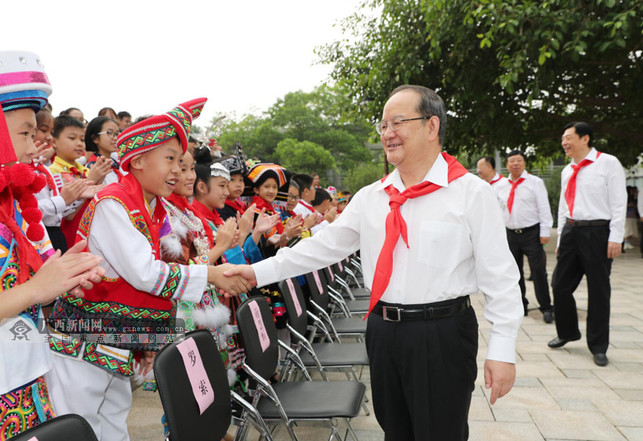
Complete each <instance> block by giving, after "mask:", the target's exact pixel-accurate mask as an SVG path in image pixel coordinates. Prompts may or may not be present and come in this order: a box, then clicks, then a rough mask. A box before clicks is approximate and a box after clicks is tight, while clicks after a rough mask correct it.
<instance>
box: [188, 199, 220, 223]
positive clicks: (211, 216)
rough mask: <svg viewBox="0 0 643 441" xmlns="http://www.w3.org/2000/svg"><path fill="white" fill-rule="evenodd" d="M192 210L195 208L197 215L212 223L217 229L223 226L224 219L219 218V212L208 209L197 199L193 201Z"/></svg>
mask: <svg viewBox="0 0 643 441" xmlns="http://www.w3.org/2000/svg"><path fill="white" fill-rule="evenodd" d="M192 208H194V212H195V213H200V214H201V216H203V217H204V218H205V219H207V220H209V221H211V222H212V223H213V224H214V225H216V226H217V227H218V226H220V225H223V219H221V216H219V213H218V212H217V210H210V209H209V208H208V207H206V206H205V205H203V204H202V203H201V202H199V201H197V200H196V199H195V200H193V201H192Z"/></svg>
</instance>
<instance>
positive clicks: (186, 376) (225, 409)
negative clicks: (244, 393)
mask: <svg viewBox="0 0 643 441" xmlns="http://www.w3.org/2000/svg"><path fill="white" fill-rule="evenodd" d="M195 348H196V349H195ZM186 351H189V352H187V355H184V354H183V353H182V352H184V353H185V352H186ZM186 357H187V358H186ZM198 360H200V363H201V364H199V361H198ZM186 366H188V367H186ZM192 366H194V367H196V368H199V367H200V366H202V367H203V371H202V372H204V373H205V377H200V376H198V371H192V370H191V369H190V368H191V367H192ZM188 369H190V371H189V372H190V373H188ZM154 375H155V377H156V383H157V385H158V390H159V395H160V397H161V403H162V404H163V410H164V411H165V417H166V419H167V424H168V428H169V435H168V439H169V440H171V441H182V440H186V441H187V440H190V441H198V440H204V441H205V440H209V441H211V440H220V439H222V438H223V436H224V435H225V434H226V432H227V431H228V428H229V426H230V422H231V418H232V407H231V404H232V402H231V399H234V400H235V401H236V402H237V403H238V404H239V405H240V406H241V408H242V409H243V412H242V418H241V420H242V423H240V424H241V425H242V426H243V425H244V424H245V423H250V424H252V425H253V426H254V427H255V428H256V429H257V430H258V431H259V433H260V434H261V435H262V437H263V439H267V440H271V439H272V437H271V434H270V431H269V430H268V428H267V426H266V425H265V423H264V421H263V420H262V418H261V417H260V415H259V412H258V411H257V410H256V409H255V408H254V407H252V405H250V404H249V403H248V402H246V401H245V400H243V398H241V397H239V396H238V395H237V394H236V393H234V392H233V391H231V390H230V386H229V385H228V376H227V373H226V369H225V367H224V365H223V360H222V359H221V354H220V353H219V350H218V348H217V343H216V341H215V340H214V338H213V337H212V335H211V334H210V332H209V331H207V330H205V329H199V330H196V331H192V332H188V333H187V334H185V338H183V339H181V340H180V341H175V342H174V343H172V344H168V345H166V346H165V347H164V348H163V349H162V350H161V351H160V352H159V353H158V355H157V356H156V357H155V359H154ZM195 375H196V377H195ZM195 382H197V384H196V387H197V389H194V388H195ZM208 383H209V385H208ZM208 386H209V387H208ZM209 388H211V389H212V390H211V392H213V396H214V401H213V402H212V403H211V404H209V405H207V407H205V409H203V410H202V409H201V408H200V404H199V402H198V401H197V398H196V396H197V394H199V393H203V394H205V393H206V392H204V390H206V391H207V389H209ZM203 406H206V405H205V404H204V405H203ZM244 429H245V427H242V428H240V429H239V430H244Z"/></svg>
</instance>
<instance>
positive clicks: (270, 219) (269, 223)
mask: <svg viewBox="0 0 643 441" xmlns="http://www.w3.org/2000/svg"><path fill="white" fill-rule="evenodd" d="M265 211H266V210H261V213H259V217H258V218H257V222H255V231H256V232H258V233H261V234H263V233H267V232H268V231H270V230H272V229H273V228H274V226H275V225H277V222H279V221H280V219H281V218H280V216H279V215H278V214H273V215H272V216H266V215H265V214H264V213H265Z"/></svg>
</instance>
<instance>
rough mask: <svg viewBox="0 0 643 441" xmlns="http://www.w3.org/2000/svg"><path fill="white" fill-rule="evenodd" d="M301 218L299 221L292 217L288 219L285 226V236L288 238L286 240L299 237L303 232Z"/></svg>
mask: <svg viewBox="0 0 643 441" xmlns="http://www.w3.org/2000/svg"><path fill="white" fill-rule="evenodd" d="M300 220H301V217H299V219H297V217H291V218H290V219H288V221H287V222H286V225H285V226H284V233H283V234H284V236H286V239H292V238H293V237H295V236H299V235H300V234H301V231H302V229H303V228H302V226H301V222H300Z"/></svg>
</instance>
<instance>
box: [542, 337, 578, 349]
mask: <svg viewBox="0 0 643 441" xmlns="http://www.w3.org/2000/svg"><path fill="white" fill-rule="evenodd" d="M576 340H580V335H579V336H578V337H576V338H560V337H556V338H555V339H553V340H550V341H549V343H547V346H549V347H550V348H562V347H563V346H565V345H566V344H567V343H569V342H570V341H576Z"/></svg>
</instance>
